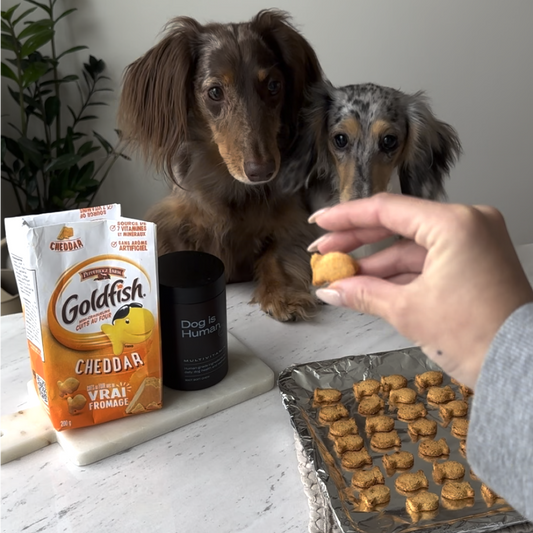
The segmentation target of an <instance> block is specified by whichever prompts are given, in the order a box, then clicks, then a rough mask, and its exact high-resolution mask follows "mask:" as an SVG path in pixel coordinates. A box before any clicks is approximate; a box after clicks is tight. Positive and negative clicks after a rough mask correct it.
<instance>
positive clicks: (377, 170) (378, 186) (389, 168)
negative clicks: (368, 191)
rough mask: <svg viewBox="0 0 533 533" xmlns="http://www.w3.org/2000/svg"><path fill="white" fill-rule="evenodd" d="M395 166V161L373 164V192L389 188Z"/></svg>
mask: <svg viewBox="0 0 533 533" xmlns="http://www.w3.org/2000/svg"><path fill="white" fill-rule="evenodd" d="M395 166H396V163H395V162H391V163H387V164H382V163H378V162H376V163H374V164H373V165H372V194H377V193H378V192H385V191H386V190H387V188H388V186H389V182H390V179H391V176H392V172H393V171H394V168H395Z"/></svg>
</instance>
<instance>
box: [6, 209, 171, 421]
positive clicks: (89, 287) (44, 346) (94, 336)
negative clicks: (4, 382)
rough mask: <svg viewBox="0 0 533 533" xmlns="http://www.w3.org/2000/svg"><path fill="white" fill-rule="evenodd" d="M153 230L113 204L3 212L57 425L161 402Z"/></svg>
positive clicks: (34, 354) (39, 383)
mask: <svg viewBox="0 0 533 533" xmlns="http://www.w3.org/2000/svg"><path fill="white" fill-rule="evenodd" d="M155 231H156V230H155V225H154V224H151V223H148V222H144V221H139V220H131V219H127V218H123V217H121V216H120V206H118V205H115V204H113V205H110V206H101V207H98V208H88V209H82V210H77V211H68V212H64V213H52V214H46V215H37V216H27V217H16V218H11V219H6V238H7V241H8V248H9V252H10V255H11V259H12V262H13V265H14V270H15V275H16V277H17V283H18V285H19V292H20V294H21V296H22V300H23V313H24V319H25V324H26V334H27V339H28V347H29V352H30V359H31V365H32V371H33V376H34V383H35V387H36V390H37V392H38V394H39V396H40V398H41V400H42V403H43V405H44V407H45V408H46V410H47V412H48V413H49V415H50V419H51V421H52V423H53V425H54V428H55V429H57V430H65V429H73V428H79V427H85V426H90V425H93V424H99V423H102V422H107V421H110V420H114V419H117V418H123V417H127V416H133V415H135V414H138V413H148V412H150V411H153V410H157V409H160V408H161V407H162V399H161V394H162V379H161V371H162V369H161V353H160V332H159V317H158V291H157V287H158V283H157V256H156V249H157V247H156V234H155Z"/></svg>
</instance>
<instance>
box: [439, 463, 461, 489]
mask: <svg viewBox="0 0 533 533" xmlns="http://www.w3.org/2000/svg"><path fill="white" fill-rule="evenodd" d="M464 475H465V467H464V466H463V465H462V464H461V463H458V462H457V461H445V462H444V463H435V464H434V465H433V479H434V480H435V483H438V484H439V485H440V484H442V483H444V481H445V480H446V479H453V480H455V479H461V478H463V477H464Z"/></svg>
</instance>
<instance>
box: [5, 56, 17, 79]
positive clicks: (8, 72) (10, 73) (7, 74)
mask: <svg viewBox="0 0 533 533" xmlns="http://www.w3.org/2000/svg"><path fill="white" fill-rule="evenodd" d="M2 77H4V78H9V79H10V80H13V81H14V82H16V83H18V78H17V75H16V74H15V73H14V72H13V71H12V70H11V69H10V68H9V67H8V66H7V65H6V64H5V63H4V62H3V61H2Z"/></svg>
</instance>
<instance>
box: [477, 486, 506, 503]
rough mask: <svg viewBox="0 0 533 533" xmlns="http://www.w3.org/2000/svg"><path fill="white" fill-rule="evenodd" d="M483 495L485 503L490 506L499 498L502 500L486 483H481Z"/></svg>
mask: <svg viewBox="0 0 533 533" xmlns="http://www.w3.org/2000/svg"><path fill="white" fill-rule="evenodd" d="M481 496H482V497H483V499H484V500H485V503H486V504H487V505H488V506H489V507H490V506H491V505H492V504H493V503H495V502H496V501H497V500H500V499H501V498H500V496H499V495H498V494H496V493H495V492H494V491H493V490H492V489H491V488H489V487H488V486H487V485H485V483H482V484H481Z"/></svg>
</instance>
